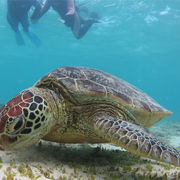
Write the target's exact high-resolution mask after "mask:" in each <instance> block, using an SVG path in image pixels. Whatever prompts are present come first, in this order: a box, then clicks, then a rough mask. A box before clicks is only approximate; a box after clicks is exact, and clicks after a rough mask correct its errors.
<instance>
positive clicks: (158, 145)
mask: <svg viewBox="0 0 180 180" xmlns="http://www.w3.org/2000/svg"><path fill="white" fill-rule="evenodd" d="M93 122H94V129H95V132H96V133H97V134H98V135H99V136H101V137H102V138H104V139H105V140H107V141H109V142H112V143H114V144H117V145H118V146H120V147H122V148H124V149H126V150H127V151H129V152H131V153H134V154H138V155H140V156H143V157H148V158H151V159H155V160H158V161H164V162H168V163H171V164H173V165H176V166H179V165H180V152H179V151H178V150H176V149H175V148H173V147H171V146H168V145H165V144H164V143H162V142H160V141H159V140H158V139H157V138H155V137H153V136H152V135H151V134H150V133H149V132H148V131H147V130H146V129H145V128H142V127H140V126H139V125H136V124H133V123H130V122H127V121H124V120H122V119H117V118H114V117H112V116H110V115H108V114H105V113H104V112H103V113H100V114H99V113H98V115H96V116H93Z"/></svg>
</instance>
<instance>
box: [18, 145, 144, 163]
mask: <svg viewBox="0 0 180 180" xmlns="http://www.w3.org/2000/svg"><path fill="white" fill-rule="evenodd" d="M16 158H17V159H18V160H19V161H21V162H22V161H24V160H27V161H29V162H39V163H40V162H42V163H44V162H45V161H46V162H48V163H62V164H68V165H69V164H71V165H85V166H110V165H111V166H112V165H113V166H116V165H118V166H124V165H127V166H129V165H135V164H141V163H143V162H144V161H145V160H143V159H141V158H140V157H139V156H137V155H134V154H131V153H129V152H126V151H120V150H108V149H102V148H99V147H97V148H93V147H91V146H88V145H84V146H78V147H77V146H75V147H74V146H73V145H68V146H66V145H57V144H54V143H49V144H43V145H41V146H33V147H31V148H28V149H23V150H21V151H18V152H17V153H16Z"/></svg>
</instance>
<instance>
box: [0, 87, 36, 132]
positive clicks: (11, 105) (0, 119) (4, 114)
mask: <svg viewBox="0 0 180 180" xmlns="http://www.w3.org/2000/svg"><path fill="white" fill-rule="evenodd" d="M32 97H33V94H32V93H31V92H30V91H28V90H26V91H23V92H22V93H20V94H18V95H17V96H15V97H14V98H13V99H11V100H10V101H9V102H8V103H7V104H6V105H5V106H4V107H3V108H2V109H1V110H0V133H2V132H3V131H4V129H5V126H6V122H7V121H8V120H9V119H10V118H12V117H16V116H19V115H21V114H22V108H23V107H28V106H29V103H28V102H29V101H28V100H32V99H33V98H32ZM25 100H26V101H28V102H25Z"/></svg>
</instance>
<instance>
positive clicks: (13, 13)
mask: <svg viewBox="0 0 180 180" xmlns="http://www.w3.org/2000/svg"><path fill="white" fill-rule="evenodd" d="M32 6H34V7H35V9H34V11H33V14H32V15H31V17H30V18H31V20H33V19H36V18H37V15H38V14H39V12H40V10H41V5H40V3H39V2H38V1H37V0H7V7H8V11H7V21H8V23H9V24H10V26H11V28H12V29H13V30H14V32H15V36H16V41H17V44H18V45H24V44H25V42H24V40H23V37H22V35H21V33H20V30H19V24H21V25H22V27H23V30H24V32H25V33H26V35H27V36H28V37H29V38H30V40H31V42H32V43H33V44H35V45H36V46H39V45H40V40H39V39H38V37H37V36H36V35H35V34H34V33H32V32H30V31H29V20H28V18H29V17H28V12H29V10H30V9H31V7H32Z"/></svg>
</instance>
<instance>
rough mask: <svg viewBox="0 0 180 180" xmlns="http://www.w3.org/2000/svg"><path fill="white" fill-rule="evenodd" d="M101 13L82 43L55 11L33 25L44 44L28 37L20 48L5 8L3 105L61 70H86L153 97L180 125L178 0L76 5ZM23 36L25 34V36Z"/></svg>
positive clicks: (1, 14) (0, 64)
mask: <svg viewBox="0 0 180 180" xmlns="http://www.w3.org/2000/svg"><path fill="white" fill-rule="evenodd" d="M76 4H77V5H81V6H86V7H88V8H89V10H91V11H96V12H97V13H98V14H99V16H100V18H101V23H98V24H94V25H93V27H92V28H91V29H90V30H89V31H88V33H87V34H86V35H85V37H84V38H83V39H81V40H77V39H75V38H74V37H73V35H72V33H71V31H70V29H68V28H67V27H65V26H64V25H63V24H61V23H60V22H58V20H57V19H58V18H59V16H58V15H57V13H56V12H54V11H53V10H52V9H51V10H50V11H48V13H47V14H46V15H45V16H43V17H42V19H40V21H39V22H38V24H36V25H31V31H33V32H34V33H35V34H36V35H37V36H38V37H39V38H40V39H41V41H42V46H41V47H39V48H37V47H35V46H34V45H33V44H32V43H31V42H30V40H29V39H28V38H27V37H26V36H25V35H23V36H24V39H25V42H26V45H25V46H23V47H19V46H18V45H17V44H16V42H15V37H14V33H13V32H12V30H11V28H10V27H9V25H8V23H7V20H6V13H7V9H6V8H7V7H6V1H5V0H2V1H1V2H0V77H1V78H0V83H1V86H0V87H1V88H0V94H1V96H0V102H2V103H5V102H7V101H8V100H9V99H11V98H12V97H13V96H15V95H16V94H17V93H19V91H21V90H23V89H25V88H28V87H30V86H32V85H33V84H34V83H35V82H36V81H37V80H38V79H39V78H41V77H42V76H43V75H45V74H46V73H48V72H49V71H51V70H53V69H55V68H57V67H60V66H66V65H70V66H86V67H92V68H97V69H100V70H103V71H106V72H109V73H112V74H114V75H116V76H118V77H120V78H122V79H124V80H126V81H128V82H130V83H131V84H133V85H135V86H137V87H138V88H140V89H142V90H143V91H145V92H146V93H147V94H149V95H150V96H151V97H153V98H154V99H155V100H156V101H157V102H158V103H160V104H161V105H162V106H164V107H165V108H167V109H169V110H170V111H172V112H173V115H172V116H171V117H169V119H170V120H171V122H173V121H180V93H179V89H180V35H179V34H180V3H179V1H178V0H158V1H157V0H77V1H76ZM22 33H23V32H22Z"/></svg>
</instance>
